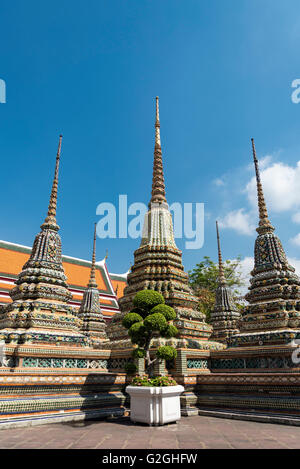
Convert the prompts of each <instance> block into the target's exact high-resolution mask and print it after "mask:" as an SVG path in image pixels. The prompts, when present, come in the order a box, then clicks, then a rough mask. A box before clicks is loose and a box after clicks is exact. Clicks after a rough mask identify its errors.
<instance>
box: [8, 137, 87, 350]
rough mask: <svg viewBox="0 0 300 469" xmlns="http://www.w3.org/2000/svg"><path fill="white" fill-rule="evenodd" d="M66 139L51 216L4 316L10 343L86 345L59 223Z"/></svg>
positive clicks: (56, 169) (47, 217) (57, 167)
mask: <svg viewBox="0 0 300 469" xmlns="http://www.w3.org/2000/svg"><path fill="white" fill-rule="evenodd" d="M61 141H62V136H60V138H59V145H58V151H57V155H56V165H55V172H54V179H53V184H52V190H51V195H50V202H49V207H48V213H47V216H46V219H45V221H44V223H43V224H42V225H41V231H40V233H39V234H38V235H37V236H36V238H35V240H34V243H33V247H32V251H31V255H30V258H29V260H28V261H27V262H26V264H25V265H24V266H23V269H22V271H21V272H20V274H19V275H18V277H17V280H16V282H15V283H16V285H15V287H14V288H13V289H12V290H11V292H10V296H11V298H12V300H13V301H12V303H10V304H9V305H7V306H6V307H5V308H4V309H3V311H2V314H1V316H0V328H1V329H2V330H1V335H2V336H4V337H5V340H6V341H7V342H14V343H16V342H17V343H26V342H33V343H39V344H43V343H47V344H48V343H52V344H69V345H86V344H87V342H88V339H87V337H85V336H84V335H83V334H82V333H80V328H81V320H80V319H79V318H78V317H77V315H76V313H75V310H74V309H73V308H72V307H71V306H70V305H69V304H68V302H69V300H70V299H71V298H72V295H71V293H70V291H69V289H68V285H67V282H66V276H65V273H64V269H63V265H62V254H61V239H60V236H59V234H58V231H59V226H58V225H57V222H56V207H57V188H58V171H59V162H60V153H61Z"/></svg>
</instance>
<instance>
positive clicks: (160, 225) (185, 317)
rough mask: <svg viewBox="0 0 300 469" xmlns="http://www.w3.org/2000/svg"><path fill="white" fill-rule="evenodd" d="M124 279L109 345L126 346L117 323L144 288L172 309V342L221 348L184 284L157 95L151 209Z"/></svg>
mask: <svg viewBox="0 0 300 469" xmlns="http://www.w3.org/2000/svg"><path fill="white" fill-rule="evenodd" d="M127 283H128V286H127V287H126V288H125V290H124V296H123V297H122V298H121V299H120V300H119V305H120V309H121V313H119V314H116V315H115V316H114V318H113V320H112V322H111V324H110V325H109V326H108V329H107V333H108V335H109V338H110V340H111V341H112V347H114V348H118V347H119V348H122V347H123V348H124V347H126V346H127V345H128V343H130V342H129V339H128V335H127V331H126V330H125V329H124V328H123V327H122V326H121V320H122V317H123V316H124V315H125V314H126V313H127V312H129V311H130V310H131V308H132V300H133V298H134V296H135V294H136V293H137V292H138V291H140V290H145V289H151V290H156V291H158V292H160V293H161V294H162V295H163V296H164V298H165V301H166V304H168V305H170V306H172V307H173V308H174V309H175V311H176V313H177V320H176V322H175V325H176V326H177V328H178V329H179V335H178V338H177V339H170V340H171V341H174V340H176V341H177V345H178V346H179V347H188V348H199V349H203V350H204V349H205V350H210V349H213V348H215V349H218V348H220V347H223V346H222V345H221V344H218V343H216V342H210V341H209V337H210V335H211V333H212V327H211V326H210V325H208V324H207V323H206V322H205V315H204V314H203V313H201V312H199V311H197V305H198V299H197V298H196V297H195V296H194V295H193V293H192V291H191V288H190V286H189V284H188V275H187V273H185V272H184V268H183V265H182V253H181V251H180V250H179V249H178V248H177V246H176V243H175V240H174V232H173V223H172V216H171V213H170V210H169V206H168V203H167V200H166V193H165V181H164V173H163V162H162V150H161V139H160V120H159V101H158V97H157V98H156V120H155V146H154V164H153V179H152V193H151V199H150V202H149V210H148V212H147V213H146V215H145V220H144V227H143V233H142V240H141V244H140V247H139V248H138V249H137V250H136V251H135V253H134V264H133V266H132V267H131V270H130V273H129V274H128V277H127ZM162 340H166V339H162Z"/></svg>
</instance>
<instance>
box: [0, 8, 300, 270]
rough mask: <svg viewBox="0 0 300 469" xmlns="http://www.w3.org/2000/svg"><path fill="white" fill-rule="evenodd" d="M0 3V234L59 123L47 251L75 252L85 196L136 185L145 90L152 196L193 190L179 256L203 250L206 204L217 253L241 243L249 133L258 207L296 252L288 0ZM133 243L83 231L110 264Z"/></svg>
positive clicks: (36, 210)
mask: <svg viewBox="0 0 300 469" xmlns="http://www.w3.org/2000/svg"><path fill="white" fill-rule="evenodd" d="M0 8H1V14H0V38H1V52H0V58H1V60H0V79H3V80H5V82H6V85H7V103H6V104H0V122H1V126H0V154H1V164H2V167H1V186H0V191H1V215H2V216H1V235H0V238H1V239H4V240H7V241H11V242H16V243H19V244H25V245H31V244H32V241H33V239H34V236H35V235H36V233H37V232H38V230H39V226H40V224H41V223H42V221H43V219H44V217H45V214H46V210H47V205H48V198H49V192H50V186H51V179H52V175H53V170H54V163H55V153H56V148H57V142H58V135H59V133H60V132H62V133H63V135H64V139H63V149H62V159H61V173H60V187H59V206H58V214H57V219H58V223H59V224H60V226H61V236H62V241H63V252H64V253H65V254H67V255H71V256H74V257H81V258H89V257H90V251H91V244H92V231H93V223H94V222H95V221H97V220H98V219H99V217H97V216H96V207H97V205H98V204H99V203H101V202H111V203H117V200H118V195H119V194H127V195H128V202H129V203H132V202H136V201H140V202H144V203H148V201H149V197H150V191H151V176H152V158H153V145H154V127H153V123H154V97H155V96H156V95H159V96H160V114H161V137H162V147H163V156H164V167H165V179H166V184H167V198H168V201H169V203H172V202H174V201H179V202H204V203H205V211H206V217H205V243H204V246H203V248H202V249H200V250H196V251H195V250H184V252H183V260H184V264H185V267H186V269H187V270H188V269H191V268H192V267H193V266H194V265H195V264H196V263H197V262H199V261H200V260H201V259H202V257H203V256H204V255H209V256H211V257H213V258H214V259H216V239H215V219H216V218H218V219H219V220H220V221H221V227H222V229H221V236H222V248H223V254H224V257H226V258H234V257H235V256H236V255H238V254H241V255H242V256H243V258H246V259H248V260H249V258H250V257H251V256H252V255H253V243H254V239H255V232H254V229H253V226H255V225H256V221H257V214H256V210H255V207H254V205H253V194H254V192H253V191H254V188H253V182H251V179H252V178H253V175H254V172H253V168H252V166H250V167H249V165H251V145H250V138H251V137H254V138H255V141H256V147H257V152H258V157H259V158H261V159H263V165H262V169H263V182H264V181H265V185H266V199H267V203H268V206H269V208H270V210H269V211H270V218H271V220H272V222H273V223H274V224H275V226H276V228H277V234H278V235H279V236H280V238H281V239H282V241H283V244H284V247H285V249H286V251H287V254H288V256H289V257H290V258H291V259H293V260H294V261H295V263H297V262H298V259H299V264H300V253H299V249H300V240H299V238H297V235H298V234H299V233H300V224H299V221H300V214H299V212H300V190H299V188H298V185H299V184H297V183H298V181H299V178H298V173H299V175H300V170H299V168H298V167H297V162H298V160H300V132H299V130H300V104H299V105H296V104H293V103H292V101H291V93H292V91H293V90H292V88H291V83H292V81H293V80H294V79H297V78H300V55H299V39H300V10H299V2H298V1H297V0H288V1H287V2H282V1H279V0H211V1H210V2H206V1H204V0H187V1H185V2H184V1H182V0H163V1H159V0H152V1H146V0H130V1H129V0H111V1H104V0H89V1H88V2H82V1H78V0H73V1H72V2H71V1H70V0H68V1H67V0H60V1H57V0H52V1H51V2H50V1H48V0H45V1H43V2H41V1H32V0H28V1H26V2H24V1H21V0H16V1H14V2H4V1H3V0H0ZM283 202H284V203H283ZM138 244H139V242H138V240H131V239H113V240H109V239H106V240H98V242H97V251H98V252H97V257H98V259H101V258H103V257H104V255H105V251H106V249H108V251H109V259H108V267H109V269H110V271H112V272H120V273H121V272H125V271H127V270H128V267H129V265H130V263H131V262H132V260H133V251H134V249H136V248H137V247H138ZM178 246H179V247H180V248H183V247H184V243H183V242H182V241H178ZM246 263H247V262H246ZM248 264H249V262H248ZM248 264H247V265H248Z"/></svg>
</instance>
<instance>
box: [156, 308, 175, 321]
mask: <svg viewBox="0 0 300 469" xmlns="http://www.w3.org/2000/svg"><path fill="white" fill-rule="evenodd" d="M153 313H160V314H162V315H163V316H164V317H165V318H166V320H167V321H173V320H174V319H175V318H176V313H175V311H174V309H173V308H171V306H168V305H157V306H154V308H152V309H151V314H153Z"/></svg>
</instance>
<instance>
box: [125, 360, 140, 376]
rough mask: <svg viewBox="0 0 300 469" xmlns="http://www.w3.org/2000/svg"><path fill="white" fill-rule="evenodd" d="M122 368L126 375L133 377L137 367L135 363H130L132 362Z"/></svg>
mask: <svg viewBox="0 0 300 469" xmlns="http://www.w3.org/2000/svg"><path fill="white" fill-rule="evenodd" d="M124 368H125V371H126V373H127V374H128V375H133V374H134V373H136V372H137V366H136V364H135V363H132V362H128V363H126V364H125V367H124Z"/></svg>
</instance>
